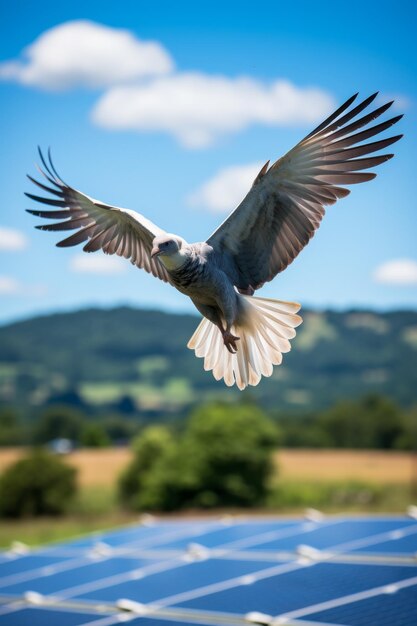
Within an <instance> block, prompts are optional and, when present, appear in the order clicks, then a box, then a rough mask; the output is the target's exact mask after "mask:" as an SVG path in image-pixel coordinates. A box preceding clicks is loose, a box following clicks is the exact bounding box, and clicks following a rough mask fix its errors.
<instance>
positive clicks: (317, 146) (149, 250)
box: [27, 94, 401, 389]
mask: <svg viewBox="0 0 417 626" xmlns="http://www.w3.org/2000/svg"><path fill="white" fill-rule="evenodd" d="M375 96H376V94H374V95H373V96H370V97H369V98H367V99H366V100H364V101H363V102H362V103H360V104H359V105H356V106H355V107H354V108H352V109H350V110H348V109H349V107H350V105H351V104H352V102H353V101H354V100H355V98H356V96H354V97H352V98H350V99H349V100H348V101H347V102H345V103H344V104H343V105H342V106H341V107H340V108H339V109H338V110H337V111H335V113H333V114H332V115H331V116H330V117H329V118H327V120H325V121H324V122H323V123H322V124H320V125H319V126H318V127H317V128H316V129H315V130H314V131H312V132H311V133H310V134H309V135H307V137H305V138H304V139H303V140H302V141H301V142H300V143H299V144H297V146H295V148H293V149H292V150H290V152H288V153H287V154H286V155H285V156H284V157H282V158H281V159H279V160H278V161H276V162H275V163H274V164H273V165H272V166H271V167H269V168H268V166H269V161H268V162H267V163H266V164H265V166H264V167H263V168H262V169H261V171H260V172H259V174H258V176H257V177H256V179H255V181H254V183H253V185H252V188H251V189H250V191H249V193H248V194H247V196H246V198H244V199H243V201H242V202H241V204H240V205H239V206H238V207H237V209H235V210H234V211H233V212H232V213H231V215H230V216H229V217H228V218H227V219H226V220H225V221H224V222H223V224H221V225H220V226H219V228H218V229H217V230H216V231H215V232H214V233H213V234H212V235H211V236H210V237H209V238H208V239H207V241H205V242H200V243H192V244H188V243H187V242H186V241H185V240H184V239H182V238H181V237H179V236H177V235H172V234H168V233H166V232H165V231H163V230H162V229H160V228H159V227H157V226H156V225H155V224H153V223H152V222H150V221H149V220H148V219H147V218H145V217H144V216H143V215H141V214H139V213H136V212H134V211H130V210H127V209H120V208H117V207H112V206H110V205H107V204H104V203H102V202H99V201H97V200H93V199H92V198H90V197H88V196H86V195H85V194H83V193H81V192H79V191H76V190H75V189H73V188H72V187H70V186H69V185H67V184H66V183H64V182H63V181H62V180H61V178H60V177H59V176H58V174H57V172H56V170H55V169H54V166H53V164H52V161H51V159H50V156H49V163H47V162H46V161H45V159H44V158H43V156H42V154H41V153H40V156H41V160H42V163H43V166H44V168H45V170H46V171H45V172H42V173H43V174H44V176H45V177H46V179H47V180H48V181H49V183H51V184H52V185H53V187H49V186H46V185H43V184H42V183H39V182H38V181H36V180H34V179H33V178H31V177H29V178H30V180H32V181H33V182H34V183H35V184H36V185H38V186H39V187H41V188H42V189H43V190H45V191H48V192H49V193H51V194H52V195H53V196H54V197H53V198H43V197H39V196H34V195H32V194H27V195H28V196H29V197H30V198H32V199H35V200H37V201H40V202H43V203H45V204H49V205H52V206H53V207H58V210H51V211H44V210H42V211H38V210H31V211H29V212H30V213H32V214H34V215H38V216H40V217H44V218H50V219H58V220H60V219H64V220H66V221H63V222H58V223H53V224H49V225H46V226H40V227H38V228H40V229H42V230H52V231H61V230H62V231H64V230H72V229H77V230H76V232H75V233H74V234H73V235H71V236H70V237H67V238H66V239H64V240H63V241H61V242H60V243H59V244H57V245H58V246H61V247H66V246H73V245H76V244H79V243H81V242H87V243H86V244H85V246H84V250H85V251H86V252H95V251H96V250H99V249H101V250H103V251H104V252H105V253H106V254H118V255H119V256H124V257H125V258H129V259H130V260H131V262H132V263H133V264H135V265H137V266H138V267H141V268H143V269H145V270H146V271H148V272H150V273H152V274H153V275H154V276H156V277H157V278H160V279H161V280H163V281H165V282H168V283H170V284H171V285H172V286H173V287H175V288H176V289H177V290H178V291H180V292H181V293H183V294H184V295H186V296H188V297H189V298H190V299H191V300H192V302H193V303H194V305H195V307H196V308H197V309H198V310H199V311H200V313H201V314H202V315H203V318H204V319H203V321H202V322H201V323H200V325H199V326H198V328H197V330H196V332H195V333H194V335H193V336H192V337H191V339H190V341H189V343H188V347H189V348H191V349H193V350H195V353H196V355H197V356H199V357H204V367H205V369H207V370H212V371H213V375H214V377H215V378H216V379H218V380H220V379H222V378H223V379H224V381H225V383H226V384H227V385H233V384H234V383H236V384H237V386H238V387H239V389H244V388H245V387H246V386H247V385H248V384H249V385H256V384H257V383H258V382H259V380H260V378H261V376H270V375H271V374H272V369H273V365H278V364H280V363H281V361H282V354H283V353H285V352H288V351H289V350H290V348H291V346H290V343H289V340H290V339H292V338H293V337H294V336H295V328H296V327H297V326H298V325H299V324H300V323H301V321H302V320H301V317H299V316H298V315H297V312H298V310H299V308H300V305H299V304H297V303H294V302H284V301H280V300H271V299H265V298H258V297H255V296H254V295H253V294H254V292H255V291H256V290H257V289H259V288H260V287H262V286H263V284H264V283H265V282H268V281H270V280H272V279H273V278H274V276H276V274H278V273H279V272H281V271H283V270H284V269H285V268H286V267H287V266H288V265H289V264H290V263H291V262H292V261H293V260H294V258H295V257H296V256H297V255H298V253H299V252H300V251H301V250H302V248H303V247H304V246H305V245H306V244H307V243H308V242H309V240H310V239H311V237H312V236H313V235H314V233H315V231H316V230H317V228H318V227H319V225H320V222H321V219H322V217H323V215H324V205H328V204H334V203H335V202H336V201H337V199H338V198H343V197H345V196H346V195H348V194H349V190H347V189H345V188H344V187H343V186H340V185H350V184H354V183H359V182H364V181H367V180H371V179H372V178H374V177H375V174H373V173H365V172H363V171H361V170H366V169H368V168H370V167H373V166H376V165H379V164H380V163H383V162H384V161H386V160H388V159H389V158H391V157H392V156H393V155H392V154H387V155H379V156H372V157H369V156H367V155H369V154H371V153H374V152H377V151H379V150H381V149H383V148H385V147H386V146H389V145H391V144H392V143H394V142H395V141H397V140H398V139H400V137H401V135H397V136H396V137H389V138H387V139H382V140H379V141H375V142H371V143H365V144H364V143H363V141H365V140H367V139H368V138H369V137H373V136H374V135H377V134H379V133H380V132H383V131H384V130H386V129H387V128H389V127H390V126H392V125H393V124H395V123H396V122H397V121H398V120H399V119H400V117H401V116H397V117H394V118H391V119H389V120H387V121H386V122H382V123H380V124H377V125H376V126H368V124H369V123H370V122H371V121H372V120H374V119H375V118H377V117H378V116H380V115H381V114H382V113H384V112H385V111H386V110H387V109H388V108H389V106H390V105H391V104H392V103H388V104H385V105H383V106H381V107H379V108H377V109H375V110H374V111H372V112H371V113H367V114H366V115H364V116H363V117H361V118H359V119H358V115H359V114H360V113H361V112H362V111H363V110H364V109H365V108H366V107H368V106H369V104H370V103H371V102H372V101H373V100H374V99H375ZM350 120H353V122H351V123H348V122H350ZM364 126H367V128H366V129H365V130H362V131H360V132H356V130H357V129H360V128H362V127H364ZM362 156H364V157H365V158H358V157H362ZM66 218H69V219H66Z"/></svg>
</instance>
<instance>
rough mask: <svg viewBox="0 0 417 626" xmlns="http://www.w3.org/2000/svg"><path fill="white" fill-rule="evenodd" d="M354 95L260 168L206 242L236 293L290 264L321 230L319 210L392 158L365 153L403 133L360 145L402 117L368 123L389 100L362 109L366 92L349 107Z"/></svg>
mask: <svg viewBox="0 0 417 626" xmlns="http://www.w3.org/2000/svg"><path fill="white" fill-rule="evenodd" d="M357 95H358V94H356V95H355V96H352V97H351V98H349V99H348V100H347V101H346V102H345V103H344V104H342V106H341V107H339V108H338V109H337V110H336V111H335V112H334V113H332V114H331V115H330V116H329V117H328V118H327V119H326V120H325V121H324V122H322V123H321V124H320V125H319V126H317V128H315V129H314V130H313V131H312V132H311V133H310V134H308V135H307V136H306V137H305V138H304V139H303V140H302V141H300V143H298V144H297V145H296V146H295V147H294V148H293V149H292V150H290V151H289V152H288V153H287V154H286V155H285V156H284V157H282V158H281V159H279V160H278V161H276V162H275V163H274V164H273V165H272V166H271V167H270V168H269V170H268V169H267V168H266V167H264V168H263V169H262V170H261V172H260V173H259V174H258V176H257V178H256V179H255V182H254V184H253V186H252V189H251V190H250V191H249V193H248V195H247V196H246V198H244V200H243V201H242V203H241V204H240V205H239V206H238V207H237V208H236V209H235V210H234V211H233V212H232V213H231V215H229V217H228V218H227V219H226V220H225V221H224V222H223V224H221V225H220V226H219V228H218V229H217V230H216V231H215V232H214V233H213V234H212V235H211V236H210V237H209V239H208V240H207V243H208V244H209V245H211V246H212V247H213V249H214V251H215V253H216V254H217V257H218V260H219V263H220V264H221V265H222V267H223V268H224V270H225V271H226V273H227V274H228V275H229V277H230V278H231V279H232V280H233V282H234V284H235V285H236V287H237V288H238V289H239V291H241V292H242V293H246V294H247V293H253V292H254V291H255V290H256V289H259V288H260V287H261V286H262V285H263V284H264V283H265V282H267V281H269V280H272V279H273V278H274V276H276V274H277V273H279V272H282V271H283V270H284V269H285V268H286V267H287V266H288V265H289V264H290V263H291V262H292V261H293V260H294V259H295V257H296V256H297V255H298V254H299V253H300V251H301V250H302V249H303V248H304V246H306V245H307V243H308V242H309V240H310V239H311V237H313V235H314V233H315V231H316V230H317V228H318V227H319V226H320V223H321V220H322V218H323V216H324V213H325V209H324V207H325V206H326V205H330V204H334V203H335V202H336V201H337V200H338V199H339V198H344V197H346V196H347V195H348V194H349V193H350V190H349V189H346V188H345V187H344V185H353V184H357V183H362V182H366V181H369V180H372V179H373V178H375V176H376V174H375V173H374V172H366V171H364V170H368V169H369V168H374V167H376V166H378V165H380V164H381V163H384V162H385V161H387V160H389V159H391V158H392V157H393V155H392V154H382V155H377V156H373V157H370V156H369V155H370V154H372V153H374V152H378V151H379V150H382V149H384V148H386V147H388V146H390V145H392V144H393V143H395V142H396V141H398V140H399V139H401V137H402V135H396V136H395V137H388V138H385V139H381V140H377V141H373V142H370V143H362V142H364V141H365V140H367V139H369V138H370V137H374V136H375V135H378V134H379V133H382V132H384V131H385V130H387V129H388V128H390V127H391V126H392V125H393V124H396V123H397V122H398V121H399V120H400V119H401V117H402V115H397V116H395V117H392V118H390V119H388V120H386V121H383V122H380V123H379V124H376V125H374V126H368V125H369V124H370V123H371V122H372V121H373V120H375V119H377V118H378V117H380V116H381V115H383V114H384V113H385V112H386V111H387V110H388V109H389V108H390V106H391V105H392V102H388V103H386V104H383V105H382V106H379V107H377V108H376V109H374V110H371V111H369V109H368V112H366V109H367V108H368V107H369V106H370V105H371V104H372V102H373V101H374V100H375V98H376V96H377V94H372V95H371V96H369V97H368V98H366V99H365V100H363V101H362V102H360V103H359V104H357V105H355V106H354V107H353V108H349V107H351V105H352V104H353V102H354V101H355V100H356V97H357ZM363 111H365V114H364V115H362V116H361V117H358V116H360V114H361V113H362V112H363ZM364 127H365V128H364ZM366 127H367V128H366ZM361 129H364V130H361ZM356 131H359V132H356ZM358 144H359V145H358Z"/></svg>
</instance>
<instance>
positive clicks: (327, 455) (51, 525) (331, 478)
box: [0, 448, 417, 546]
mask: <svg viewBox="0 0 417 626" xmlns="http://www.w3.org/2000/svg"><path fill="white" fill-rule="evenodd" d="M25 453H26V451H25V450H22V449H16V448H8V449H0V474H1V473H2V472H3V471H4V469H5V468H6V467H7V466H8V465H10V464H11V463H13V462H14V461H16V460H17V459H18V458H20V457H21V456H23V455H24V454H25ZM130 458H131V453H130V451H129V450H128V449H127V448H105V449H101V450H100V449H85V450H79V451H77V452H74V453H73V454H70V455H68V456H67V457H65V460H66V462H68V463H70V464H71V465H73V466H74V467H76V468H77V470H78V480H79V484H80V487H81V488H80V492H79V495H78V497H77V499H76V501H75V502H74V504H73V506H72V508H71V511H70V512H69V515H67V516H65V517H64V518H60V519H41V520H21V521H13V522H9V521H2V522H0V546H8V545H10V542H11V541H13V540H14V539H17V540H20V541H24V542H26V543H28V544H31V545H36V544H40V543H45V542H46V541H53V540H58V539H64V538H66V537H70V536H74V535H79V534H83V533H86V532H91V531H94V530H99V529H101V528H110V527H112V526H117V525H121V524H126V523H131V522H134V521H136V520H137V519H138V515H137V514H132V513H130V514H129V513H126V512H123V511H121V510H120V509H119V507H118V505H117V499H116V484H117V477H118V476H119V474H120V472H121V471H122V470H123V468H124V467H125V466H126V465H127V463H128V462H129V460H130ZM275 463H276V468H277V471H276V475H275V477H274V480H273V483H274V485H273V489H272V491H271V494H270V497H269V498H268V500H267V502H266V507H267V508H264V509H263V510H262V511H253V510H251V511H250V513H251V514H252V513H254V514H256V513H262V514H265V513H266V514H272V513H274V512H278V513H279V514H287V513H298V514H299V513H300V512H302V511H303V509H304V508H305V507H308V506H313V507H317V508H321V509H323V510H325V511H327V512H329V513H333V512H340V511H346V512H361V511H369V512H372V513H381V512H404V511H405V508H406V506H407V505H408V504H410V503H412V501H413V499H416V496H417V490H416V485H417V472H416V470H417V462H416V459H415V457H413V455H412V454H411V453H402V452H380V451H367V450H360V451H359V450H307V449H298V450H295V449H283V450H280V451H279V452H277V454H276V455H275ZM240 512H241V511H240ZM189 513H190V512H185V513H182V515H187V514H189ZM191 513H192V514H196V513H198V514H200V515H201V511H200V512H195V511H194V512H191ZM218 513H219V512H218V511H217V512H212V514H218Z"/></svg>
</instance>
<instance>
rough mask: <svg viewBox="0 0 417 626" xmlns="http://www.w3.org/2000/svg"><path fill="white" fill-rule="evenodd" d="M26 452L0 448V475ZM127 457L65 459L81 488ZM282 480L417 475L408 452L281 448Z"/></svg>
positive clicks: (91, 453)
mask: <svg viewBox="0 0 417 626" xmlns="http://www.w3.org/2000/svg"><path fill="white" fill-rule="evenodd" d="M25 453H26V451H25V449H22V448H3V449H0V473H1V472H3V471H4V469H5V468H6V467H7V466H8V465H10V464H11V463H13V462H14V461H16V460H17V459H18V458H20V457H21V456H23V455H24V454H25ZM130 458H131V452H130V450H129V449H128V448H104V449H84V450H78V451H76V452H73V453H72V454H70V455H68V456H67V457H65V460H66V462H68V463H70V464H71V465H73V466H74V467H76V468H77V470H78V477H79V481H80V485H81V486H82V487H93V486H107V487H109V486H111V485H113V484H114V483H115V481H116V480H117V477H118V475H119V474H120V472H121V471H122V469H123V468H124V467H125V466H126V465H127V463H128V462H129V460H130ZM275 460H276V465H277V470H278V473H279V477H280V479H282V480H288V481H293V482H298V481H303V480H306V481H309V482H312V481H317V482H328V481H339V480H347V481H348V480H360V481H364V482H369V483H375V484H387V485H388V484H404V483H410V482H411V481H412V479H413V472H414V473H416V472H417V460H416V459H415V456H414V458H413V454H412V453H410V452H391V451H390V452H382V451H376V450H317V449H314V450H312V449H281V450H280V451H279V452H277V453H276V456H275Z"/></svg>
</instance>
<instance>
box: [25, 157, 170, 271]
mask: <svg viewBox="0 0 417 626" xmlns="http://www.w3.org/2000/svg"><path fill="white" fill-rule="evenodd" d="M39 155H40V159H41V163H42V166H43V169H42V168H40V167H39V168H38V169H39V171H40V172H41V173H42V175H43V176H44V177H45V179H46V180H47V181H48V182H49V183H50V184H51V185H52V186H51V187H49V186H47V185H44V184H43V183H41V182H39V181H37V180H36V179H34V178H32V177H31V176H28V178H29V180H30V181H31V182H33V183H34V184H35V185H37V186H38V187H39V188H40V189H42V190H43V191H46V192H47V193H49V194H51V195H53V196H56V197H54V198H48V197H44V196H38V195H35V194H31V193H26V196H27V197H28V198H30V199H31V200H35V201H36V202H40V203H42V204H46V205H49V206H52V207H57V208H58V209H60V210H56V211H54V210H51V211H50V210H48V211H45V210H34V209H28V213H31V214H32V215H35V216H37V217H42V218H45V219H51V220H65V221H58V222H54V223H48V224H42V225H40V226H37V227H36V228H38V229H40V230H48V231H53V232H60V231H67V230H75V231H76V232H75V233H73V234H72V235H70V236H69V237H67V238H66V239H63V240H62V241H60V242H59V243H57V246H59V247H63V248H66V247H70V246H76V245H78V244H80V243H84V242H87V243H85V245H84V248H83V249H84V251H85V252H96V251H97V250H100V249H101V250H103V251H104V252H105V253H106V254H118V255H119V256H124V257H126V258H127V259H130V260H131V261H132V263H134V264H135V265H137V267H140V268H143V269H144V270H146V271H147V272H149V273H152V274H153V275H154V276H156V277H157V278H160V279H161V280H163V281H165V282H170V279H169V275H168V272H167V271H166V269H165V267H164V266H163V265H162V264H161V263H160V261H159V260H158V259H152V260H151V257H150V253H151V249H152V241H153V239H154V237H155V236H157V235H162V234H164V231H163V230H161V229H160V228H159V227H158V226H156V225H155V224H153V223H152V222H151V221H150V220H148V219H147V218H146V217H144V216H143V215H141V214H140V213H136V212H135V211H130V210H128V209H121V208H118V207H113V206H110V205H108V204H105V203H103V202H99V201H98V200H94V199H93V198H90V197H89V196H86V195H85V194H83V193H82V192H80V191H77V190H76V189H73V188H72V187H70V186H69V185H67V184H66V183H65V182H64V181H63V180H62V179H61V177H60V176H59V174H58V173H57V171H56V169H55V167H54V164H53V162H52V159H51V154H50V151H48V158H45V156H44V155H43V154H42V151H41V150H40V149H39Z"/></svg>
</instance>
